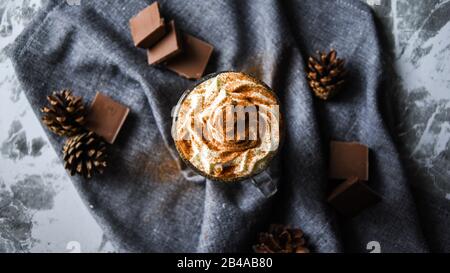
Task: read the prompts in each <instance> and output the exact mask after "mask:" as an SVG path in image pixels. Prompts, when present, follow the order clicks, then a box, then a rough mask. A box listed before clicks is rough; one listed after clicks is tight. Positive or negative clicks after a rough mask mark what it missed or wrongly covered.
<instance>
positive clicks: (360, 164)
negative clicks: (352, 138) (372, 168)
mask: <svg viewBox="0 0 450 273" xmlns="http://www.w3.org/2000/svg"><path fill="white" fill-rule="evenodd" d="M329 171H330V172H329V177H330V178H331V179H347V178H349V177H352V176H356V177H358V178H359V179H361V180H365V181H367V180H368V179H369V148H368V147H367V146H365V145H362V144H360V143H356V142H341V141H331V143H330V170H329Z"/></svg>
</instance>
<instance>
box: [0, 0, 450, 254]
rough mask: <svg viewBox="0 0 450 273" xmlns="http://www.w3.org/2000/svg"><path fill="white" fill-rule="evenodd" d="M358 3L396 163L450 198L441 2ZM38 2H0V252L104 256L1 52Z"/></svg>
mask: <svg viewBox="0 0 450 273" xmlns="http://www.w3.org/2000/svg"><path fill="white" fill-rule="evenodd" d="M83 1H85V0H81V4H82V2H83ZM324 2H325V1H324ZM366 2H368V3H369V4H370V5H372V6H373V7H374V10H375V11H376V13H377V15H378V16H379V18H380V19H381V21H382V22H383V25H384V27H385V31H386V32H387V34H388V35H387V36H388V39H389V42H390V44H391V48H392V57H393V58H394V59H395V68H396V71H397V74H398V76H399V81H398V82H397V83H396V88H395V90H394V91H395V97H396V98H397V100H398V107H397V108H396V110H397V120H398V123H397V130H398V134H399V137H400V139H401V144H402V147H401V149H402V153H403V155H404V158H405V160H406V161H405V162H406V163H407V165H408V167H409V168H410V169H411V170H412V171H413V172H415V174H416V177H418V178H420V179H417V181H415V185H416V186H417V187H419V188H420V189H421V190H426V191H430V192H432V193H434V194H435V195H436V197H437V198H447V199H448V200H450V181H449V179H448V177H449V176H450V168H449V167H448V166H450V165H449V163H450V159H449V146H450V62H449V61H450V39H449V37H450V20H449V19H450V1H449V0H426V1H422V0H392V1H390V0H366ZM40 6H41V0H0V129H1V130H0V252H71V251H75V252H77V251H82V252H111V251H114V248H113V246H112V244H111V243H110V242H108V240H107V238H105V236H103V232H102V230H101V229H100V228H99V226H98V225H97V223H96V222H95V221H94V219H93V218H92V216H91V215H90V213H89V210H95V208H94V207H92V206H89V204H87V205H85V204H83V202H82V201H81V199H80V197H79V196H78V194H77V192H76V190H75V188H74V187H73V185H72V184H71V183H70V180H69V178H68V176H67V174H66V172H65V171H64V169H63V167H62V165H61V163H60V160H59V157H58V155H57V154H56V153H55V151H54V150H53V149H52V148H51V147H50V145H49V143H48V140H47V138H46V136H45V134H44V130H43V128H42V127H41V125H40V122H39V120H38V119H37V118H36V117H35V115H34V114H33V111H32V109H31V107H30V105H29V103H28V101H27V99H26V98H25V97H24V95H23V92H22V90H21V87H20V85H19V83H18V81H17V78H16V77H15V74H14V70H13V68H12V65H11V61H10V60H9V59H8V58H7V57H6V51H7V50H8V45H10V43H11V42H12V41H13V40H14V38H15V37H17V35H18V34H19V33H20V32H21V31H22V29H23V28H24V26H26V25H27V23H28V22H29V21H30V18H32V16H33V15H34V14H35V13H36V11H37V10H38V8H39V7H40ZM449 202H450V201H449Z"/></svg>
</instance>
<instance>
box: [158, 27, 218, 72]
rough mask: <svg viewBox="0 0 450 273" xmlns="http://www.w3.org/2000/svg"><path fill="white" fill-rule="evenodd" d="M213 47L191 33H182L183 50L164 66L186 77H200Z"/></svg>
mask: <svg viewBox="0 0 450 273" xmlns="http://www.w3.org/2000/svg"><path fill="white" fill-rule="evenodd" d="M213 49H214V47H213V46H212V45H210V44H208V43H206V42H204V41H202V40H200V39H197V38H195V37H193V36H191V35H188V34H183V52H182V53H180V54H179V55H178V56H176V57H174V58H172V59H170V60H168V61H167V63H166V64H165V66H166V67H167V68H168V69H170V70H172V71H174V72H175V73H178V74H179V75H181V76H183V77H186V78H188V79H200V78H201V77H202V76H203V73H204V72H205V69H206V65H207V64H208V61H209V57H210V56H211V53H212V51H213Z"/></svg>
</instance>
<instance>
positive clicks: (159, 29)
mask: <svg viewBox="0 0 450 273" xmlns="http://www.w3.org/2000/svg"><path fill="white" fill-rule="evenodd" d="M130 29H131V36H132V37H133V42H134V45H135V46H137V47H141V48H149V47H151V46H152V45H154V44H155V43H156V42H158V41H159V40H160V39H161V38H162V37H163V36H164V34H165V33H166V28H165V24H164V19H163V18H161V16H160V14H159V4H158V2H154V3H153V4H151V5H150V6H148V7H146V8H145V9H143V10H142V11H140V12H139V13H138V14H137V15H135V16H134V17H133V18H131V19H130Z"/></svg>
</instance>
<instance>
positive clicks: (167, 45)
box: [147, 20, 181, 64]
mask: <svg viewBox="0 0 450 273" xmlns="http://www.w3.org/2000/svg"><path fill="white" fill-rule="evenodd" d="M180 52H181V41H180V39H179V35H178V33H177V29H176V27H175V22H174V21H173V20H172V21H170V23H169V24H168V25H167V34H166V36H164V37H163V38H162V39H161V40H160V41H159V42H158V43H157V44H156V45H154V46H153V47H151V48H149V49H148V50H147V57H148V63H149V64H157V63H161V62H164V61H165V60H167V59H169V58H171V57H173V56H175V55H177V54H178V53H180Z"/></svg>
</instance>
